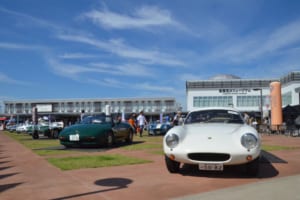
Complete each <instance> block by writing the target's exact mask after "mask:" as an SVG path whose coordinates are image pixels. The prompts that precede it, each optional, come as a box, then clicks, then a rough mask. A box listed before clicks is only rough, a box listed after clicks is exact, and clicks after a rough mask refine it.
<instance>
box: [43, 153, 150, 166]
mask: <svg viewBox="0 0 300 200" xmlns="http://www.w3.org/2000/svg"><path fill="white" fill-rule="evenodd" d="M47 160H48V161H49V162H50V163H52V164H53V165H55V166H56V167H58V168H60V169H61V170H74V169H82V168H98V167H110V166H121V165H133V164H142V163H149V162H151V161H149V160H143V159H139V158H133V157H128V156H124V155H119V154H114V155H112V154H107V155H98V156H76V157H65V158H48V159H47Z"/></svg>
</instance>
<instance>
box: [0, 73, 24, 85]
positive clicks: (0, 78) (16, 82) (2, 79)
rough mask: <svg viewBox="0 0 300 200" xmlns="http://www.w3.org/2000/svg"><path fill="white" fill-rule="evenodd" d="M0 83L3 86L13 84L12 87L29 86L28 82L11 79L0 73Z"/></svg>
mask: <svg viewBox="0 0 300 200" xmlns="http://www.w3.org/2000/svg"><path fill="white" fill-rule="evenodd" d="M0 82H1V83H5V84H13V85H29V83H28V82H24V81H19V80H16V79H13V78H11V77H9V76H7V75H6V74H4V73H2V72H0Z"/></svg>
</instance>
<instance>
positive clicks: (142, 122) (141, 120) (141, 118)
mask: <svg viewBox="0 0 300 200" xmlns="http://www.w3.org/2000/svg"><path fill="white" fill-rule="evenodd" d="M137 122H138V126H139V133H140V137H143V130H144V127H145V125H146V124H147V123H148V122H147V120H146V118H145V116H144V112H143V111H141V112H140V114H139V116H138V117H137Z"/></svg>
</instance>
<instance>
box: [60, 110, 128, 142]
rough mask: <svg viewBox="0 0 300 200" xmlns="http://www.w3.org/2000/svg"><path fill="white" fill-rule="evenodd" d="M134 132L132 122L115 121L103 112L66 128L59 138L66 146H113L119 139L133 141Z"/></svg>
mask: <svg viewBox="0 0 300 200" xmlns="http://www.w3.org/2000/svg"><path fill="white" fill-rule="evenodd" d="M133 134H134V130H133V127H132V126H131V125H130V124H128V123H126V122H121V121H116V122H114V121H113V120H112V117H111V116H107V115H105V114H101V115H96V116H86V117H85V118H84V119H83V120H82V121H81V122H80V123H79V124H74V125H72V126H69V127H66V128H64V129H63V130H62V131H61V132H60V134H59V140H60V143H61V144H62V145H64V146H66V147H73V146H75V147H78V146H79V147H80V146H105V147H111V146H112V145H113V144H114V143H116V142H118V141H125V142H126V143H128V144H130V143H132V140H133Z"/></svg>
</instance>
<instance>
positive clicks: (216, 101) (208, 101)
mask: <svg viewBox="0 0 300 200" xmlns="http://www.w3.org/2000/svg"><path fill="white" fill-rule="evenodd" d="M229 105H233V99H232V96H202V97H194V99H193V107H227V106H229Z"/></svg>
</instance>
